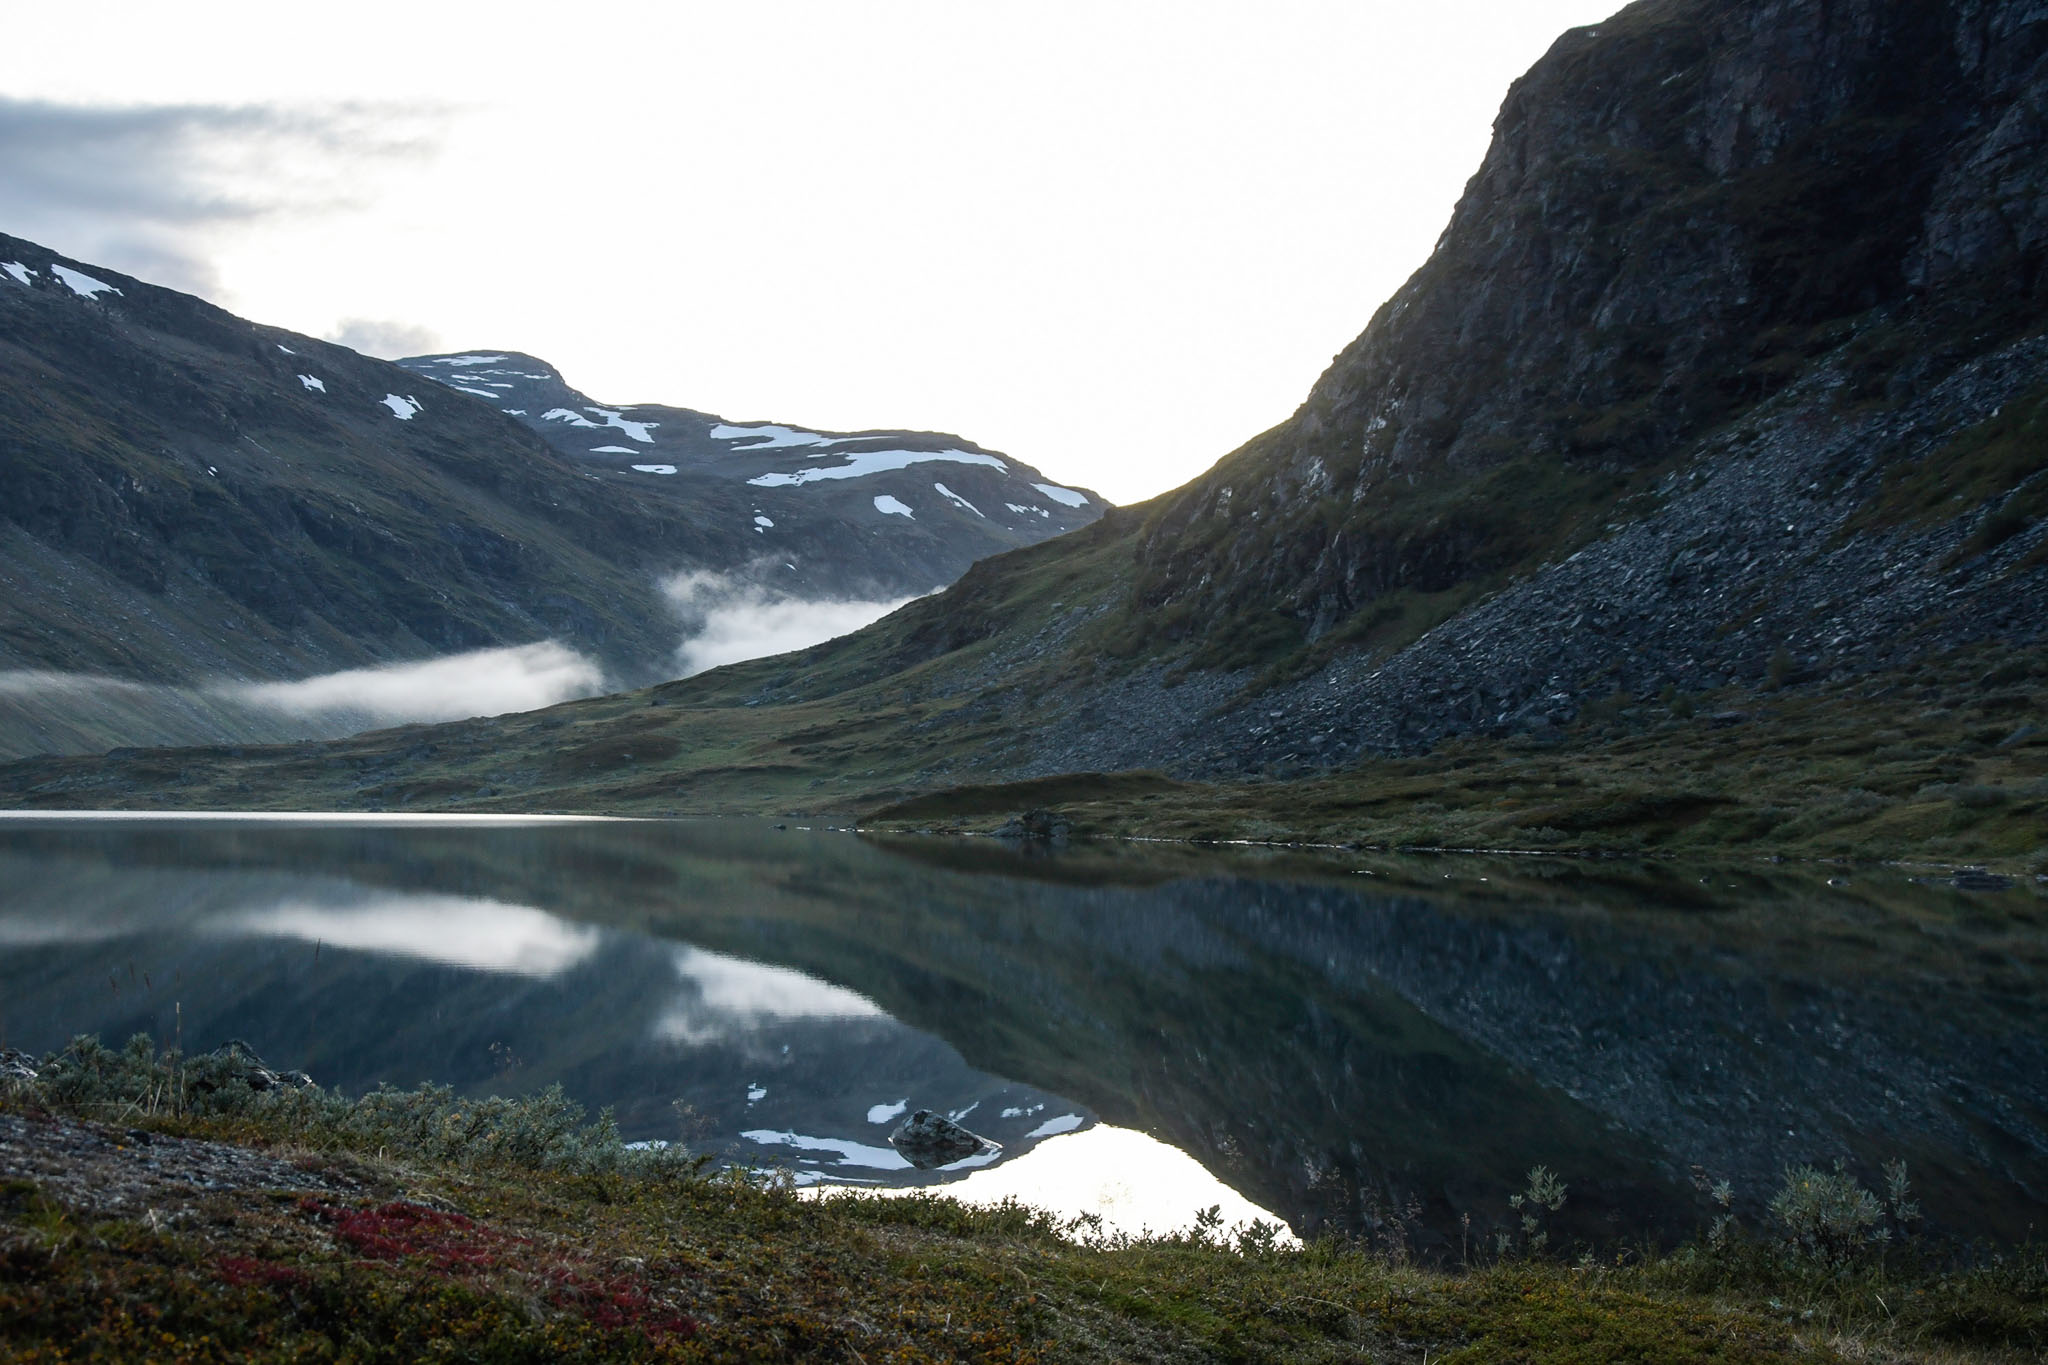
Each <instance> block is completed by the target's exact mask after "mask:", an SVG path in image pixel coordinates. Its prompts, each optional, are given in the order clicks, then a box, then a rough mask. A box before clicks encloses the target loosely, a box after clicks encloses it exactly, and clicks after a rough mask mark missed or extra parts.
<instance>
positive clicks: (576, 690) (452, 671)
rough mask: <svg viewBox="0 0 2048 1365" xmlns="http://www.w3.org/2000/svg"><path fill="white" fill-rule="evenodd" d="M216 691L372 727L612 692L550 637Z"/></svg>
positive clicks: (601, 676)
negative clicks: (533, 641)
mask: <svg viewBox="0 0 2048 1365" xmlns="http://www.w3.org/2000/svg"><path fill="white" fill-rule="evenodd" d="M212 690H214V691H217V692H219V693H221V694H223V695H225V696H228V697H230V698H231V699H233V700H236V701H239V702H242V703H245V704H246V705H249V706H254V707H259V708H266V709H269V710H273V711H281V712H283V713H285V714H286V715H292V716H303V717H307V718H328V719H333V720H340V721H349V722H354V723H356V728H358V729H369V728H371V727H373V726H382V725H404V724H409V723H412V722H415V721H442V720H467V719H468V718H469V717H471V716H502V715H504V714H506V713H507V712H510V711H538V710H539V709H541V708H542V707H544V706H553V705H555V704H556V703H557V702H565V701H573V700H575V699H576V698H578V697H594V696H597V695H598V694H599V693H601V692H603V691H605V690H606V678H605V673H604V670H603V669H602V668H600V667H599V666H598V665H597V664H595V663H593V662H592V661H591V660H590V659H589V658H587V657H585V656H584V655H582V654H579V653H577V652H576V651H575V650H573V649H570V648H569V647H568V646H566V645H563V644H558V643H557V642H555V641H553V640H543V641H541V642H540V643H539V644H533V645H515V646H512V647H511V648H508V649H480V650H477V651H475V652H474V653H470V654H450V655H446V656H444V657H442V658H439V659H425V660H422V661H420V662H417V663H403V664H384V665H381V666H379V667H376V668H351V669H347V670H345V671H343V672H340V673H323V674H321V675H319V676H318V677H313V678H302V679H300V680H299V681H297V682H267V683H243V684H236V685H230V686H223V687H219V688H215V689H212Z"/></svg>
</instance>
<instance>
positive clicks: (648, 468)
mask: <svg viewBox="0 0 2048 1365" xmlns="http://www.w3.org/2000/svg"><path fill="white" fill-rule="evenodd" d="M633 469H634V471H635V472H636V473H640V474H673V473H675V472H676V467H675V466H674V465H672V464H636V465H634V466H633Z"/></svg>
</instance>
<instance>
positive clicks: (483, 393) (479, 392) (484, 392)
mask: <svg viewBox="0 0 2048 1365" xmlns="http://www.w3.org/2000/svg"><path fill="white" fill-rule="evenodd" d="M448 387H449V388H451V389H457V390H459V391H461V392H463V393H473V394H475V395H476V396H477V397H479V398H496V397H497V396H498V395H497V394H495V393H492V392H491V391H490V390H489V389H472V388H471V387H470V386H469V385H467V384H450V385H449V386H448Z"/></svg>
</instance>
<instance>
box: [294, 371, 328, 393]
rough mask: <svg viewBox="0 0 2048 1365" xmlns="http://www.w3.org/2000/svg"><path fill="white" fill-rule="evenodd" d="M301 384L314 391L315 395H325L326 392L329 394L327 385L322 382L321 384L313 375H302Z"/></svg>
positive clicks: (300, 377)
mask: <svg viewBox="0 0 2048 1365" xmlns="http://www.w3.org/2000/svg"><path fill="white" fill-rule="evenodd" d="M299 383H300V384H302V385H304V386H305V387H306V388H309V389H311V390H313V391H314V392H315V393H325V392H327V386H326V385H325V384H323V383H321V382H320V381H319V380H318V379H317V378H315V377H314V376H312V375H310V374H302V375H300V376H299Z"/></svg>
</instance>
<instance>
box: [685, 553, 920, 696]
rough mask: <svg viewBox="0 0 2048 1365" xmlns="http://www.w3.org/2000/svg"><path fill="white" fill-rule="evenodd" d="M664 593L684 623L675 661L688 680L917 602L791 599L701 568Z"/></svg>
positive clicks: (832, 635) (834, 634) (847, 630)
mask: <svg viewBox="0 0 2048 1365" xmlns="http://www.w3.org/2000/svg"><path fill="white" fill-rule="evenodd" d="M662 591H663V592H664V593H666V594H667V596H668V599H669V602H670V603H671V604H672V605H673V606H674V607H675V609H676V614H677V615H678V616H680V617H681V618H682V621H683V628H684V631H685V635H686V638H685V639H684V641H683V643H682V647H681V648H679V649H678V650H677V651H676V663H677V665H678V666H679V667H680V668H681V670H682V674H681V676H683V677H686V678H687V677H689V676H690V675H691V674H693V673H702V672H703V671H704V670H706V669H708V668H718V667H721V666H723V665H725V664H734V663H739V662H741V661H742V660H746V659H760V658H765V657H767V656H768V655H771V654H787V653H788V652H789V651H791V650H793V649H807V648H809V647H810V646H812V645H815V644H821V643H823V642H824V641H826V640H832V639H836V638H838V637H839V636H841V635H849V634H852V633H853V632H854V631H856V630H859V629H860V628H861V627H862V626H865V625H869V624H871V623H872V622H875V621H879V620H881V619H882V618H883V617H884V616H887V615H888V614H889V613H890V612H892V611H894V610H896V609H897V608H898V607H900V606H902V605H903V604H904V603H905V602H909V601H912V600H913V599H912V598H909V597H897V598H891V599H889V600H886V601H881V600H872V599H856V600H842V601H831V600H823V599H814V598H801V597H788V596H785V595H783V594H781V593H779V592H776V591H775V590H774V589H771V588H768V587H765V586H763V585H762V584H760V583H758V582H754V581H750V580H749V579H748V578H747V577H745V576H743V575H737V574H721V573H710V572H705V571H701V570H697V571H690V572H685V573H679V574H677V575H675V576H674V577H673V578H670V579H669V580H668V581H666V582H665V583H663V584H662Z"/></svg>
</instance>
